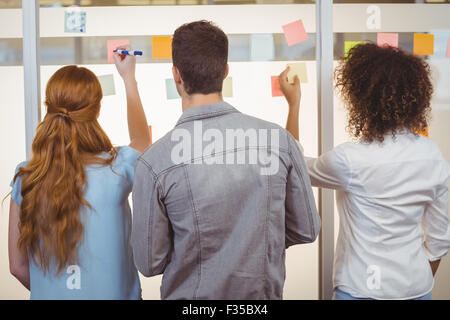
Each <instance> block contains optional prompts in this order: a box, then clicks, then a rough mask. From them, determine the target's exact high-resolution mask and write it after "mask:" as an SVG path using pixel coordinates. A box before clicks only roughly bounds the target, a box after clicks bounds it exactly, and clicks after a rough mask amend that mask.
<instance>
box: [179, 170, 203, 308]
mask: <svg viewBox="0 0 450 320" xmlns="http://www.w3.org/2000/svg"><path fill="white" fill-rule="evenodd" d="M183 169H184V176H185V178H186V183H187V187H188V190H189V195H190V198H191V205H192V211H193V218H194V221H195V227H196V231H197V239H198V258H197V261H198V281H197V285H196V287H195V290H194V298H193V299H194V300H197V299H198V297H197V294H198V290H199V288H200V281H201V277H202V244H201V237H200V227H199V224H198V215H197V209H196V207H195V202H194V195H193V193H192V189H191V184H190V182H189V177H188V173H187V168H186V166H185V167H184V168H183Z"/></svg>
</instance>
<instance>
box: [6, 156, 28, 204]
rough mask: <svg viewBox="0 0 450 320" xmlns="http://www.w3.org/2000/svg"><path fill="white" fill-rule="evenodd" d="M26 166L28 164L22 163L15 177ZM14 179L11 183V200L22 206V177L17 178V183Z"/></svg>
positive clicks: (17, 168)
mask: <svg viewBox="0 0 450 320" xmlns="http://www.w3.org/2000/svg"><path fill="white" fill-rule="evenodd" d="M25 165H26V162H22V163H19V164H18V165H17V167H16V170H15V172H14V177H15V176H16V174H17V172H19V169H20V168H21V167H24V166H25ZM14 177H13V179H12V180H11V183H10V186H11V187H12V191H11V198H12V199H13V200H14V202H15V203H17V205H18V206H20V205H21V204H22V177H21V176H17V178H16V180H15V181H14Z"/></svg>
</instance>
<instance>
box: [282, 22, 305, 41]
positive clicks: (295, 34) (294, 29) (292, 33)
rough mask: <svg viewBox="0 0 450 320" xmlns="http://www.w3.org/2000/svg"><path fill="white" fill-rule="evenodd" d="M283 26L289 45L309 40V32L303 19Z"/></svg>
mask: <svg viewBox="0 0 450 320" xmlns="http://www.w3.org/2000/svg"><path fill="white" fill-rule="evenodd" d="M282 28H283V32H284V36H285V38H286V42H287V44H288V46H293V45H294V44H297V43H300V42H303V41H305V40H308V34H307V33H306V31H305V27H304V26H303V21H302V20H297V21H294V22H291V23H288V24H286V25H284V26H283V27H282Z"/></svg>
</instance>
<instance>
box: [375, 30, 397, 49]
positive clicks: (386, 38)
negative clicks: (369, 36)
mask: <svg viewBox="0 0 450 320" xmlns="http://www.w3.org/2000/svg"><path fill="white" fill-rule="evenodd" d="M377 44H378V45H379V46H380V47H382V46H385V45H387V46H391V47H394V48H398V33H382V32H380V33H378V35H377Z"/></svg>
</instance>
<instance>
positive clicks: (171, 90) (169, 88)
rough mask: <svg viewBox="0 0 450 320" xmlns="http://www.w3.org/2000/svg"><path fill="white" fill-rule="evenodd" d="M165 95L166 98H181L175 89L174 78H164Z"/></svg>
mask: <svg viewBox="0 0 450 320" xmlns="http://www.w3.org/2000/svg"><path fill="white" fill-rule="evenodd" d="M166 95H167V100H172V99H178V98H181V97H180V95H179V94H178V91H177V86H176V85H175V80H173V79H166Z"/></svg>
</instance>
